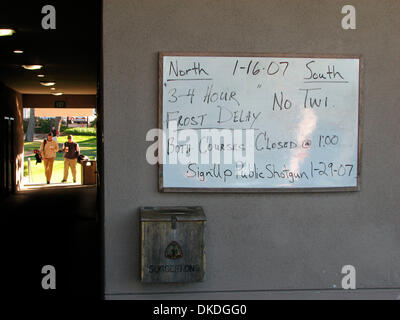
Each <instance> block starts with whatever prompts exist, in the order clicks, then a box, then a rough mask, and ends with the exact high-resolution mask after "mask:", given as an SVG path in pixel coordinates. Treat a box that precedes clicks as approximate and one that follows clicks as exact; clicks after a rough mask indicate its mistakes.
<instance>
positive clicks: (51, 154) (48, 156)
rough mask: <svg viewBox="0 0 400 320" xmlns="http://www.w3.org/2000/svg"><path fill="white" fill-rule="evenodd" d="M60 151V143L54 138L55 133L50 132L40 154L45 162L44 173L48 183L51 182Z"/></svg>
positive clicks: (41, 146)
mask: <svg viewBox="0 0 400 320" xmlns="http://www.w3.org/2000/svg"><path fill="white" fill-rule="evenodd" d="M57 152H58V143H57V142H56V141H54V140H53V134H52V133H51V132H50V133H49V134H48V135H47V139H45V140H44V141H43V142H42V144H41V145H40V155H41V156H42V160H43V164H44V174H45V175H46V181H47V184H50V180H51V175H52V173H53V164H54V159H55V158H56V154H57Z"/></svg>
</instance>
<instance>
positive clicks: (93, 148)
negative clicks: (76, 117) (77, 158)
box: [24, 135, 97, 183]
mask: <svg viewBox="0 0 400 320" xmlns="http://www.w3.org/2000/svg"><path fill="white" fill-rule="evenodd" d="M73 141H74V142H76V143H78V144H79V147H80V150H81V154H83V155H85V156H88V157H89V159H91V160H94V159H95V158H96V156H97V140H96V136H93V135H92V136H89V135H82V136H80V135H74V140H73ZM57 142H58V143H64V142H67V136H61V137H58V138H57ZM40 144H41V142H39V141H35V142H25V144H24V151H25V154H27V153H28V152H33V150H34V149H38V150H39V149H40ZM28 158H31V168H32V175H31V180H30V182H31V183H46V177H45V175H44V167H43V162H41V163H38V164H36V159H35V156H34V155H33V156H25V161H24V176H28ZM76 172H77V173H76V180H77V182H78V183H81V165H80V164H77V166H76ZM63 177H64V157H63V153H57V156H56V159H55V161H54V165H53V174H52V177H51V182H55V183H59V182H61V180H62V179H63ZM68 182H72V173H71V169H70V170H69V174H68Z"/></svg>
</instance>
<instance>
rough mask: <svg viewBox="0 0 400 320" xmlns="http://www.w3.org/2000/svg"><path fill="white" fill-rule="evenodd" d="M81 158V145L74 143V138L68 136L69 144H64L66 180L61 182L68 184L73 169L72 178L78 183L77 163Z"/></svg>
mask: <svg viewBox="0 0 400 320" xmlns="http://www.w3.org/2000/svg"><path fill="white" fill-rule="evenodd" d="M78 157H79V145H78V144H77V143H75V142H73V136H72V135H68V142H65V143H64V179H63V180H62V181H61V182H67V179H68V171H69V168H71V171H72V178H73V179H74V183H76V163H77V162H78Z"/></svg>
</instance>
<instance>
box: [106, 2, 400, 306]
mask: <svg viewBox="0 0 400 320" xmlns="http://www.w3.org/2000/svg"><path fill="white" fill-rule="evenodd" d="M345 4H352V5H354V6H355V8H356V10H357V11H356V12H357V29H356V30H343V29H342V28H341V24H340V22H341V19H342V14H341V8H342V7H343V6H344V5H345ZM399 16H400V2H399V1H396V0H385V1H378V0H362V1H361V0H352V1H351V2H350V3H348V2H345V1H332V0H329V1H328V0H301V1H300V0H298V1H296V0H292V1H289V0H260V1H239V0H229V1H227V0H222V1H216V0H213V1H200V0H185V1H183V0H181V1H178V0H175V1H171V0H168V1H161V0H158V1H157V0H146V1H132V0H129V1H128V0H104V18H103V23H104V26H103V28H104V35H103V39H104V147H105V159H104V160H105V200H104V201H105V217H104V223H105V225H104V231H105V235H104V237H105V295H106V296H107V297H108V298H112V297H124V295H127V296H126V297H132V298H138V297H141V294H146V295H144V296H143V297H148V295H147V294H150V293H157V295H156V296H154V297H157V298H160V297H162V298H173V296H174V295H169V294H168V293H173V292H175V293H184V292H188V293H190V294H187V295H185V297H192V298H196V297H198V298H202V297H210V298H218V297H223V298H226V299H229V298H230V297H232V298H235V297H236V298H237V297H241V298H246V297H252V296H256V297H260V298H263V297H265V298H269V297H270V296H269V295H268V292H269V291H271V290H292V289H296V290H309V289H318V290H332V289H335V288H340V286H341V279H342V277H343V275H341V273H340V272H341V268H342V266H344V265H347V264H351V265H354V266H355V267H356V270H357V288H359V289H367V288H391V289H395V288H400V201H399V195H400V179H399V172H400V148H399V141H400V130H399V123H400V111H399V110H400V106H399V101H400V89H399V88H400V72H399V65H400V19H399ZM159 51H200V52H263V53H318V54H319V53H320V54H360V55H361V56H362V58H363V63H364V70H363V75H362V98H363V104H362V128H361V129H362V167H361V191H359V192H342V193H290V194H279V193H278V194H277V193H270V194H268V193H265V194H239V195H238V194H196V193H192V194H176V193H175V194H162V193H159V192H158V188H157V185H158V175H157V174H158V171H157V167H156V166H151V165H149V164H147V162H146V158H145V154H146V149H147V147H148V146H149V145H150V143H149V142H146V141H145V136H146V133H147V131H148V130H149V129H152V128H155V127H157V97H158V88H157V85H158V52H159ZM153 205H201V206H203V207H204V210H205V213H206V215H207V218H208V222H207V230H206V245H207V273H206V277H205V281H204V282H202V283H193V284H181V285H162V284H142V283H140V281H139V221H138V213H137V209H138V207H140V206H153ZM252 292H253V293H254V292H256V293H257V294H256V295H254V294H253V295H252ZM399 292H400V290H399ZM197 293H198V294H197ZM207 293H209V295H207ZM230 293H231V295H230ZM263 293H265V295H263ZM113 295H115V296H113ZM175 296H176V295H175ZM300 296H301V295H300ZM396 296H397V295H396Z"/></svg>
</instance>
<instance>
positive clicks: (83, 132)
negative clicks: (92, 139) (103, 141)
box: [64, 128, 96, 136]
mask: <svg viewBox="0 0 400 320" xmlns="http://www.w3.org/2000/svg"><path fill="white" fill-rule="evenodd" d="M64 133H65V134H72V135H77V136H96V128H68V129H65V131H64Z"/></svg>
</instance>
